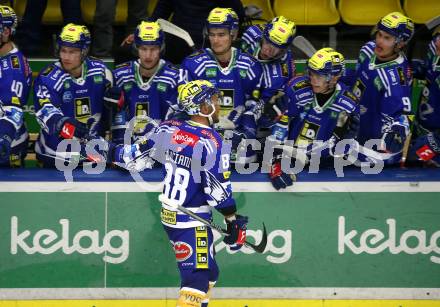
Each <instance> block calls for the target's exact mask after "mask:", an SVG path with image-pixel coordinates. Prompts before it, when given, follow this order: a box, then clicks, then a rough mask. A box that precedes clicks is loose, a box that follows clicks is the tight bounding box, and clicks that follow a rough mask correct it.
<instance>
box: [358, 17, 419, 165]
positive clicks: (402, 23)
mask: <svg viewBox="0 0 440 307" xmlns="http://www.w3.org/2000/svg"><path fill="white" fill-rule="evenodd" d="M413 32H414V24H413V22H412V20H411V19H410V18H408V17H406V16H404V15H403V14H401V13H399V12H393V13H390V14H388V15H386V16H385V17H383V18H382V19H381V20H380V21H379V22H378V24H377V31H376V33H375V40H374V41H371V42H368V43H367V44H366V45H364V46H363V47H362V48H361V51H360V55H359V60H358V64H357V65H358V66H357V73H356V74H357V80H356V83H355V85H354V87H353V93H354V94H355V95H356V96H357V97H358V98H359V103H360V112H361V123H360V130H359V143H360V144H361V145H364V144H365V142H367V141H368V140H370V139H375V140H378V142H379V143H380V144H379V146H378V148H377V150H378V151H379V152H382V153H385V154H386V156H387V157H386V158H384V163H385V165H389V164H394V163H397V162H399V161H400V159H401V157H402V149H403V146H404V143H405V139H406V137H407V135H408V133H409V119H408V115H409V114H411V111H412V110H411V100H410V98H411V82H412V75H411V70H410V67H409V64H408V61H407V59H406V57H405V54H404V53H403V51H402V50H403V48H404V47H405V45H406V44H407V43H408V41H409V40H410V39H411V37H412V35H413Z"/></svg>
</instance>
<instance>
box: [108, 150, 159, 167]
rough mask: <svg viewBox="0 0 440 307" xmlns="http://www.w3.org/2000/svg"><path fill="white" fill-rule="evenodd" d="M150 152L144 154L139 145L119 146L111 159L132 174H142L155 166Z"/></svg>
mask: <svg viewBox="0 0 440 307" xmlns="http://www.w3.org/2000/svg"><path fill="white" fill-rule="evenodd" d="M150 151H151V150H150ZM150 151H147V152H142V151H141V148H140V145H139V144H132V145H118V146H116V147H115V148H114V150H113V153H112V157H111V158H112V162H115V163H116V164H117V165H119V166H121V167H123V168H125V169H127V170H129V171H131V172H141V171H143V170H145V169H151V168H153V166H154V160H153V159H152V158H151V157H150Z"/></svg>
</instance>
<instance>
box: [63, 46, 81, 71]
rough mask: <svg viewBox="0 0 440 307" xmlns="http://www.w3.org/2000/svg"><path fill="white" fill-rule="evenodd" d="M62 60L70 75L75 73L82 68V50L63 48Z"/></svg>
mask: <svg viewBox="0 0 440 307" xmlns="http://www.w3.org/2000/svg"><path fill="white" fill-rule="evenodd" d="M60 60H61V64H62V65H63V68H64V69H65V70H66V71H67V72H68V73H75V72H74V71H75V70H78V69H80V67H81V63H82V61H81V49H79V48H73V47H66V46H61V49H60Z"/></svg>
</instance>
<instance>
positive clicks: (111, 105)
mask: <svg viewBox="0 0 440 307" xmlns="http://www.w3.org/2000/svg"><path fill="white" fill-rule="evenodd" d="M123 105H124V94H123V93H122V91H121V89H120V88H118V87H116V86H113V87H110V88H109V89H108V90H106V91H105V94H104V106H105V107H106V108H108V109H110V110H112V111H113V112H119V111H120V110H121V108H122V106H123Z"/></svg>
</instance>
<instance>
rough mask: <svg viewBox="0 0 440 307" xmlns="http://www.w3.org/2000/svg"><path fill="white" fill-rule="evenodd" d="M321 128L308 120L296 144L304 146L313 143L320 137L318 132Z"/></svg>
mask: <svg viewBox="0 0 440 307" xmlns="http://www.w3.org/2000/svg"><path fill="white" fill-rule="evenodd" d="M320 127H321V126H320V125H318V124H315V123H311V122H309V121H307V120H306V121H305V122H304V125H303V127H302V128H301V130H300V132H299V136H298V138H297V139H296V142H295V144H296V145H299V146H303V145H308V144H310V143H311V142H313V141H314V140H315V139H316V137H317V135H318V131H319V128H320Z"/></svg>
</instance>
